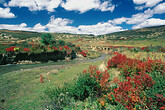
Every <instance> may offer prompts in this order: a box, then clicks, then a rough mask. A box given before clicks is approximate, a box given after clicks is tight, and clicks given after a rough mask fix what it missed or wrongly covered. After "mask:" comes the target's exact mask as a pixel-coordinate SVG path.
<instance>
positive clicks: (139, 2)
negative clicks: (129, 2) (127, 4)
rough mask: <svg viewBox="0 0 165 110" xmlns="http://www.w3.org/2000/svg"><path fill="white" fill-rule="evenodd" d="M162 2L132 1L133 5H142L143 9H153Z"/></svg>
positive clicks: (150, 0) (154, 0) (159, 0)
mask: <svg viewBox="0 0 165 110" xmlns="http://www.w3.org/2000/svg"><path fill="white" fill-rule="evenodd" d="M161 1H163V0H133V2H134V4H136V5H142V4H144V5H145V6H144V7H153V6H155V5H157V4H158V3H160V2H161Z"/></svg>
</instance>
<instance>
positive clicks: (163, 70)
mask: <svg viewBox="0 0 165 110" xmlns="http://www.w3.org/2000/svg"><path fill="white" fill-rule="evenodd" d="M148 29H149V28H147V30H148ZM151 29H152V30H156V29H155V28H151ZM161 29H162V27H158V28H157V30H156V31H158V30H161ZM154 32H155V31H154ZM150 33H153V31H149V32H148V34H149V35H150ZM121 34H123V35H127V34H130V33H129V32H127V33H117V34H116V33H115V35H118V36H119V35H121ZM132 34H135V35H137V36H139V31H138V33H137V32H136V33H135V32H134V33H133V32H132ZM143 34H144V33H143ZM146 34H147V32H146V33H145V35H146ZM148 34H147V35H148ZM147 35H146V36H147ZM163 35H164V34H162V37H160V38H158V37H153V38H152V39H148V38H143V39H126V40H119V39H109V38H111V37H103V36H97V37H95V36H92V35H72V34H58V36H57V34H52V40H55V41H58V42H56V45H54V44H53V45H51V43H50V42H49V41H47V43H48V44H46V43H45V45H46V46H45V47H42V46H38V47H37V48H33V47H28V46H25V47H24V46H22V50H21V48H20V50H19V51H16V52H29V53H30V52H36V51H35V49H39V50H40V51H37V52H38V53H40V52H42V50H43V51H46V52H51V51H55V49H56V51H57V48H58V51H63V52H65V51H68V50H72V51H75V53H76V54H77V55H79V56H80V55H81V58H79V59H77V60H74V59H73V60H72V61H58V62H44V63H40V64H22V65H20V64H19V65H18V64H12V65H2V66H0V71H1V73H0V85H1V86H0V98H1V99H0V100H1V102H0V109H4V110H40V109H48V110H63V109H64V110H104V109H108V110H121V109H122V110H146V109H147V110H164V109H165V106H164V103H165V89H164V88H165V80H164V79H165V44H164V42H165V37H164V36H163ZM108 36H109V35H108ZM159 36H160V35H159ZM107 38H108V39H107ZM117 38H118V37H117ZM21 40H22V39H21ZM25 40H26V42H27V44H28V43H33V44H38V45H40V44H42V43H43V42H42V41H41V38H40V37H33V38H27V39H25ZM61 41H64V42H61ZM8 42H11V41H10V39H3V40H1V44H4V43H7V44H6V45H2V46H4V47H2V46H1V53H4V52H6V51H7V50H5V49H6V48H10V46H11V45H8ZM71 44H73V45H74V46H73V45H71ZM30 45H31V44H30ZM59 45H60V46H59ZM66 45H67V46H68V47H66ZM15 46H16V47H20V44H19V46H18V44H17V45H15ZM60 47H61V48H63V50H62V49H60ZM75 47H76V48H75ZM99 47H103V48H104V47H108V48H109V49H108V50H98V48H99ZM24 48H28V49H29V50H28V51H24V50H23V49H24ZM31 49H34V50H32V51H31ZM45 49H46V50H45ZM12 52H15V50H13V51H12ZM103 62H105V64H104V69H101V68H100V66H101V65H103ZM10 67H11V68H10Z"/></svg>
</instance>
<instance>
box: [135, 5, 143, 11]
mask: <svg viewBox="0 0 165 110" xmlns="http://www.w3.org/2000/svg"><path fill="white" fill-rule="evenodd" d="M144 7H145V6H135V9H136V10H143V9H144Z"/></svg>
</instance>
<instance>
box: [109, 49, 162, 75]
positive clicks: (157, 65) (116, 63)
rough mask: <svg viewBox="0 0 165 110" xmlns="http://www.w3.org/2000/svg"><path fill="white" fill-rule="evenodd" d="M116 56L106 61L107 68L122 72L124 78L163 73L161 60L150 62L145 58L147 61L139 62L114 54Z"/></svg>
mask: <svg viewBox="0 0 165 110" xmlns="http://www.w3.org/2000/svg"><path fill="white" fill-rule="evenodd" d="M114 54H116V56H114V57H112V58H111V59H110V60H108V62H107V63H108V68H111V67H118V68H120V70H122V73H123V75H124V76H126V77H127V76H130V75H131V76H134V75H136V74H137V75H142V74H144V73H145V72H153V71H159V72H162V73H163V72H165V63H164V62H161V60H151V59H150V58H147V61H141V60H137V59H131V58H127V57H126V56H125V55H122V54H120V53H117V52H116V53H114Z"/></svg>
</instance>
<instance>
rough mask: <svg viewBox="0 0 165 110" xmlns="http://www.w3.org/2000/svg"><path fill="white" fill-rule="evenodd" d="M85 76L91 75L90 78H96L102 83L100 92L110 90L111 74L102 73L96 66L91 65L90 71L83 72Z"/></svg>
mask: <svg viewBox="0 0 165 110" xmlns="http://www.w3.org/2000/svg"><path fill="white" fill-rule="evenodd" d="M83 73H84V74H90V77H92V78H96V80H97V81H98V82H99V83H100V86H101V90H99V91H107V90H108V88H109V84H110V83H109V81H108V80H109V77H110V76H109V73H108V72H107V71H104V72H101V71H99V70H98V68H97V67H96V66H92V65H90V66H89V68H88V70H84V71H83Z"/></svg>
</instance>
